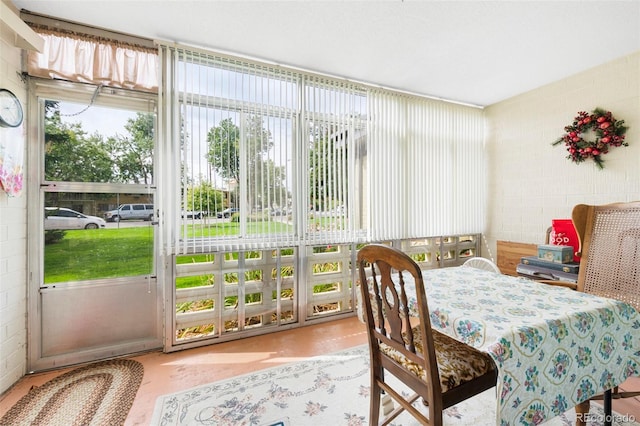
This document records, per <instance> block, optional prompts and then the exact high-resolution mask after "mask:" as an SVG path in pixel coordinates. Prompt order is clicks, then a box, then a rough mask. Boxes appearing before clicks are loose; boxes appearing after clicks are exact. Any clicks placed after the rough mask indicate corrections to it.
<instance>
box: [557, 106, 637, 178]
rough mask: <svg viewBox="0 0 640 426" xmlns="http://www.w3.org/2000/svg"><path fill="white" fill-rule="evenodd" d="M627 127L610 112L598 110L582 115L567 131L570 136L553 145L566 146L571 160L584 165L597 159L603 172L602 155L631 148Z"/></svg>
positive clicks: (577, 117) (582, 112)
mask: <svg viewBox="0 0 640 426" xmlns="http://www.w3.org/2000/svg"><path fill="white" fill-rule="evenodd" d="M623 124H624V120H616V119H615V118H613V115H611V112H610V111H605V110H603V109H600V108H596V109H594V110H593V113H592V114H588V113H586V112H584V111H580V112H578V115H577V116H576V118H574V119H573V123H572V124H570V125H569V126H566V127H565V128H564V130H565V132H566V133H565V134H564V135H563V136H562V137H561V138H560V139H558V140H557V141H555V142H553V143H552V145H554V146H555V145H559V144H561V143H563V142H564V144H565V146H566V147H567V151H568V152H569V155H567V158H568V159H570V160H571V161H573V162H574V163H582V162H583V161H584V160H586V159H587V158H593V161H595V163H596V165H597V166H598V168H600V169H602V168H603V167H604V160H603V159H602V155H604V154H606V153H607V152H609V148H610V147H613V146H621V145H622V146H629V143H628V142H625V140H624V134H625V133H626V131H627V129H628V127H626V126H624V125H623ZM585 133H591V135H589V136H591V137H594V138H593V139H589V140H587V139H585V136H586V137H589V136H587V135H585Z"/></svg>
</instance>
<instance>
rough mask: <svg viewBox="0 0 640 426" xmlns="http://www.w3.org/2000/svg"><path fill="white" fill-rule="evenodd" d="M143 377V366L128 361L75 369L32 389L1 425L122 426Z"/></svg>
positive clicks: (115, 361) (101, 363)
mask: <svg viewBox="0 0 640 426" xmlns="http://www.w3.org/2000/svg"><path fill="white" fill-rule="evenodd" d="M143 375H144V368H143V366H142V364H140V363H139V362H137V361H133V360H127V359H117V360H111V361H101V362H96V363H93V364H89V365H86V366H83V367H79V368H76V369H75V370H72V371H69V372H67V373H64V374H62V375H60V376H58V377H55V378H53V379H51V380H50V381H48V382H46V383H45V384H43V385H41V386H37V387H33V388H32V389H31V390H29V393H27V394H26V395H25V396H23V397H22V398H20V400H19V401H18V402H16V404H15V405H14V406H13V407H11V408H10V409H9V411H7V413H6V414H5V415H4V416H2V419H0V425H1V426H8V425H11V426H13V425H20V426H21V425H43V426H45V425H46V426H57V425H60V426H74V425H77V426H88V425H95V426H103V425H109V426H112V425H122V424H124V421H125V419H126V418H127V414H128V413H129V410H130V409H131V405H132V404H133V400H134V398H135V396H136V393H137V392H138V388H139V387H140V383H141V382H142V376H143Z"/></svg>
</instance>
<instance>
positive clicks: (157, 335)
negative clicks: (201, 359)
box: [25, 77, 164, 372]
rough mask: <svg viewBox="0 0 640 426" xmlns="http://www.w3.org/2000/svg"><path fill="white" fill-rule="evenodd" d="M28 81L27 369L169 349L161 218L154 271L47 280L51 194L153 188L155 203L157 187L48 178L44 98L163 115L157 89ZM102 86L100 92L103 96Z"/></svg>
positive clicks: (141, 191)
mask: <svg viewBox="0 0 640 426" xmlns="http://www.w3.org/2000/svg"><path fill="white" fill-rule="evenodd" d="M28 87H29V90H28V96H29V102H28V108H27V117H28V120H25V122H26V123H28V128H27V140H28V145H27V146H28V147H27V159H28V164H29V168H28V182H27V185H28V191H27V194H28V199H27V203H28V206H29V208H28V210H27V218H26V219H27V220H26V221H27V229H28V232H27V239H28V241H27V253H28V265H27V268H28V271H29V275H28V277H29V281H28V291H27V313H26V314H27V371H29V372H35V371H43V370H48V369H53V368H60V367H64V366H68V365H74V364H79V363H85V362H92V361H96V360H99V359H106V358H113V357H117V356H123V355H128V354H132V353H138V352H143V351H149V350H153V349H159V348H162V339H163V336H162V331H163V328H164V327H163V316H162V313H163V291H162V279H159V277H158V273H161V274H162V268H161V267H160V265H161V263H160V262H159V256H158V252H159V251H158V247H159V245H160V242H159V239H158V229H157V228H158V227H157V226H155V225H157V222H153V223H150V222H145V223H148V224H149V225H148V226H152V228H153V231H152V232H153V234H152V235H153V239H154V247H153V267H152V269H153V272H152V274H150V275H145V276H133V277H124V278H115V279H99V280H92V281H91V282H87V281H84V282H66V283H61V284H56V285H54V286H44V285H43V283H44V262H43V260H44V259H43V255H44V224H43V220H42V211H43V209H44V194H45V192H91V193H100V192H103V193H104V192H113V193H139V194H149V195H152V196H153V199H154V203H155V202H156V197H155V194H156V192H157V191H156V190H157V188H156V187H155V185H154V184H152V185H138V184H131V185H129V184H109V183H81V182H55V183H46V182H44V178H43V176H44V170H43V169H44V115H43V112H44V106H43V102H44V101H43V100H44V99H59V100H62V101H72V102H80V103H84V104H86V105H88V107H87V108H89V107H91V106H92V105H94V104H95V105H101V106H106V107H113V108H123V109H129V110H132V111H147V112H155V113H157V95H155V94H151V93H143V92H137V91H130V90H125V89H113V88H108V89H104V88H98V87H96V86H93V85H87V84H78V83H70V82H61V81H54V80H44V79H39V78H33V77H29V78H28ZM101 89H103V90H101ZM98 91H100V96H96V95H97V94H98ZM156 146H157V137H156ZM154 153H157V149H155V150H154ZM154 156H156V157H157V154H154ZM154 164H155V166H154V173H153V175H154V176H158V172H157V168H158V166H157V164H158V162H157V158H154ZM52 186H53V187H52ZM109 302H111V303H109ZM131 324H134V326H133V327H132V326H131ZM75 341H78V342H82V343H81V346H80V347H77V344H76V343H75ZM43 342H46V343H45V344H43ZM74 345H75V346H76V347H75V348H74Z"/></svg>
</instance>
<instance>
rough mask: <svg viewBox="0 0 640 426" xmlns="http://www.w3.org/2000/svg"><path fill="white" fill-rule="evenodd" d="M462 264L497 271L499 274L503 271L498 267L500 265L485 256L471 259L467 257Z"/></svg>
mask: <svg viewBox="0 0 640 426" xmlns="http://www.w3.org/2000/svg"><path fill="white" fill-rule="evenodd" d="M462 266H470V267H472V268H477V269H482V270H484V271H492V272H497V273H498V274H501V273H502V272H500V268H498V265H496V264H495V263H493V262H492V261H490V260H489V259H486V258H484V257H472V258H470V259H467V260H466V261H465V262H464V263H463V264H462Z"/></svg>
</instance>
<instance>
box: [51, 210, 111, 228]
mask: <svg viewBox="0 0 640 426" xmlns="http://www.w3.org/2000/svg"><path fill="white" fill-rule="evenodd" d="M44 210H45V214H44V230H45V231H49V230H54V229H98V228H104V227H106V226H107V222H105V221H104V219H102V218H101V217H97V216H89V215H86V214H82V213H80V212H77V211H75V210H71V209H68V208H66V207H45V208H44Z"/></svg>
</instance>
